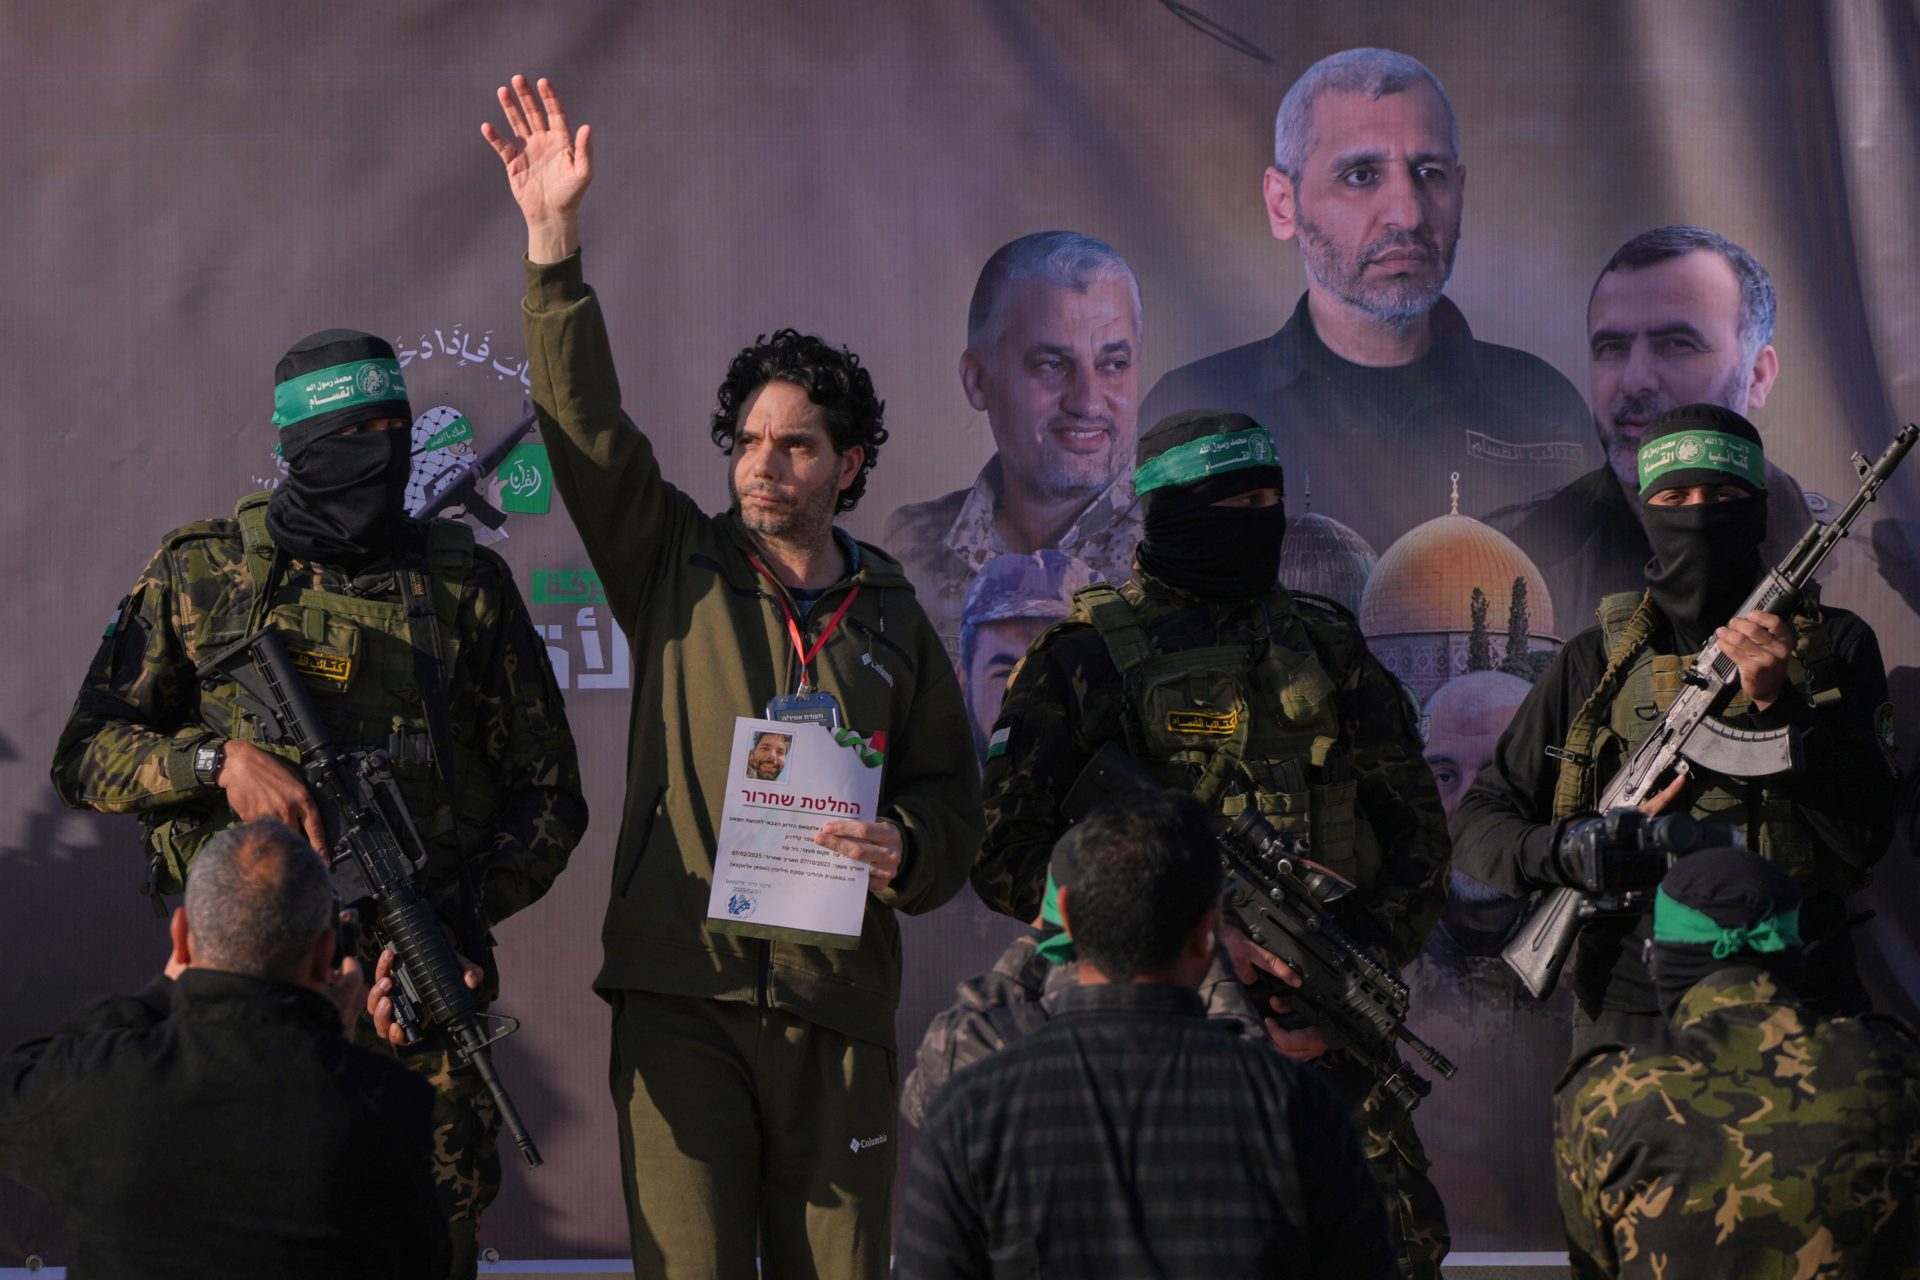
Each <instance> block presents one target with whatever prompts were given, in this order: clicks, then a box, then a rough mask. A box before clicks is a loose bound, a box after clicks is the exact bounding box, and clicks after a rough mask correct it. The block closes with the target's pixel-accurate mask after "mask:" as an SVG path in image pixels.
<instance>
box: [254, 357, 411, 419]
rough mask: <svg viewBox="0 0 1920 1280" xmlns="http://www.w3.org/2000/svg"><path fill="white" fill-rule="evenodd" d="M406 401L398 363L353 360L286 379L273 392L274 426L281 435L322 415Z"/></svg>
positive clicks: (404, 380) (403, 380)
mask: <svg viewBox="0 0 1920 1280" xmlns="http://www.w3.org/2000/svg"><path fill="white" fill-rule="evenodd" d="M406 398H407V381H406V379H405V378H402V377H401V376H400V362H399V361H397V360H353V361H349V362H348V363H346V364H336V365H334V366H332V367H331V368H327V369H315V370H314V371H313V372H312V373H303V374H301V375H300V376H298V377H295V378H288V379H287V380H286V381H285V382H283V383H281V384H280V385H279V386H277V387H275V388H274V389H273V425H274V426H276V427H279V428H280V429H281V430H282V431H284V430H286V429H287V428H288V427H293V426H298V425H299V424H300V423H302V422H305V421H306V420H307V419H309V418H317V417H319V416H320V415H321V414H323V413H338V412H339V411H340V410H342V409H351V408H354V407H355V406H357V405H363V404H387V403H390V402H392V401H395V400H405V399H406Z"/></svg>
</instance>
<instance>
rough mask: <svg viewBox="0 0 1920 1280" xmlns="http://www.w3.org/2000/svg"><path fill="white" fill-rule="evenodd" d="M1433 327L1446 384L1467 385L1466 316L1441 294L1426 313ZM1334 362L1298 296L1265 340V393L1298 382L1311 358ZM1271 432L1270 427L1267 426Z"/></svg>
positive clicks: (1470, 367) (1469, 344)
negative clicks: (1276, 328)
mask: <svg viewBox="0 0 1920 1280" xmlns="http://www.w3.org/2000/svg"><path fill="white" fill-rule="evenodd" d="M1427 315H1428V318H1429V320H1430V321H1431V323H1432V325H1433V350H1434V352H1435V353H1437V354H1438V356H1439V359H1440V364H1441V367H1442V368H1443V369H1444V370H1445V373H1446V378H1447V380H1448V382H1449V383H1452V384H1454V385H1462V386H1464V385H1470V384H1471V383H1473V382H1474V381H1475V369H1474V361H1473V330H1472V329H1471V328H1470V327H1468V325H1467V317H1466V316H1465V315H1463V314H1462V313H1461V311H1460V308H1459V307H1456V306H1455V305H1453V299H1451V298H1449V297H1447V296H1446V295H1444V294H1442V295H1441V297H1440V300H1439V301H1438V302H1435V303H1434V304H1433V310H1432V311H1430V312H1428V313H1427ZM1316 358H1318V359H1323V360H1338V359H1340V358H1341V357H1339V356H1337V355H1335V354H1334V353H1333V351H1332V350H1331V349H1329V348H1328V347H1327V345H1326V344H1325V343H1324V342H1322V341H1320V334H1319V333H1318V332H1317V331H1316V330H1315V329H1314V327H1313V314H1312V312H1311V311H1310V310H1309V309H1308V307H1307V295H1306V294H1304V293H1303V294H1301V295H1300V301H1299V302H1298V303H1297V304H1296V305H1295V306H1294V308H1293V315H1292V316H1291V317H1289V318H1288V320H1287V322H1286V323H1285V324H1284V325H1282V326H1280V329H1279V331H1278V332H1277V333H1275V334H1274V335H1273V337H1271V338H1269V339H1268V340H1267V377H1268V385H1267V387H1266V388H1265V390H1268V391H1279V390H1282V389H1283V388H1286V387H1289V386H1291V385H1292V384H1293V383H1295V382H1297V381H1299V379H1300V376H1301V375H1302V374H1303V373H1305V372H1306V371H1307V365H1308V364H1309V363H1310V362H1311V361H1313V360H1314V359H1316ZM1267 425H1268V429H1269V430H1271V429H1272V424H1267Z"/></svg>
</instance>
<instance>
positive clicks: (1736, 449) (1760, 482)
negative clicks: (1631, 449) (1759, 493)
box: [1640, 431, 1767, 494]
mask: <svg viewBox="0 0 1920 1280" xmlns="http://www.w3.org/2000/svg"><path fill="white" fill-rule="evenodd" d="M1672 471H1719V472H1723V473H1725V474H1726V475H1729V476H1731V477H1733V478H1734V479H1735V480H1742V481H1745V482H1746V483H1747V484H1749V485H1751V486H1752V487H1753V488H1755V489H1760V490H1765V489H1766V487H1767V460H1766V458H1765V456H1764V455H1762V453H1761V452H1760V446H1759V445H1758V444H1756V443H1754V442H1753V441H1751V440H1748V439H1746V438H1745V437H1744V436H1735V435H1728V434H1727V433H1726V432H1724V431H1676V432H1674V433H1673V434H1671V435H1664V436H1661V437H1660V438H1659V439H1658V440H1649V441H1647V442H1646V443H1645V444H1643V445H1641V446H1640V492H1641V493H1643V494H1644V493H1646V492H1647V490H1648V489H1650V488H1651V487H1652V486H1653V483H1654V481H1656V480H1658V479H1659V478H1660V477H1661V476H1663V475H1666V474H1667V473H1668V472H1672Z"/></svg>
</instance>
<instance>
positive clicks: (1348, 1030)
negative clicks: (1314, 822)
mask: <svg viewBox="0 0 1920 1280" xmlns="http://www.w3.org/2000/svg"><path fill="white" fill-rule="evenodd" d="M1160 785H1161V784H1160V782H1159V781H1158V780H1157V779H1156V778H1154V777H1152V776H1151V775H1149V774H1148V773H1147V772H1146V771H1145V770H1144V769H1142V768H1141V767H1140V766H1139V765H1138V764H1137V763H1136V762H1135V761H1134V760H1133V759H1131V758H1130V757H1129V756H1128V755H1127V754H1126V752H1124V751H1122V750H1121V749H1120V748H1119V747H1118V746H1116V745H1114V744H1113V743H1111V742H1110V743H1107V744H1106V745H1105V746H1103V747H1101V748H1100V750H1099V751H1098V752H1096V753H1095V754H1094V757H1093V759H1092V760H1090V761H1088V762H1087V767H1086V768H1085V769H1084V770H1082V771H1081V774H1080V777H1079V778H1078V779H1076V780H1075V782H1074V784H1073V789H1072V790H1071V791H1069V792H1068V793H1067V800H1066V812H1067V814H1068V815H1069V816H1071V817H1073V818H1074V819H1075V820H1076V821H1077V820H1078V819H1080V818H1082V817H1084V816H1085V815H1086V813H1087V811H1088V810H1090V809H1092V808H1093V806H1094V805H1095V804H1097V803H1098V802H1100V801H1101V800H1104V799H1107V798H1108V797H1112V796H1127V795H1136V794H1138V793H1139V792H1140V791H1142V790H1156V789H1158V788H1159V787H1160ZM1212 822H1213V834H1214V839H1215V840H1216V841H1217V842H1218V844H1219V846H1220V852H1221V856H1222V859H1223V860H1224V862H1225V863H1226V867H1227V870H1228V871H1230V872H1232V875H1233V878H1232V879H1231V880H1230V881H1229V883H1228V886H1227V892H1226V897H1225V899H1224V902H1223V905H1224V907H1225V910H1226V915H1227V918H1228V919H1229V920H1230V921H1232V922H1233V923H1234V924H1235V925H1236V926H1238V927H1239V928H1240V929H1241V930H1242V931H1243V932H1245V933H1246V935H1247V936H1248V937H1249V938H1251V939H1252V940H1253V941H1254V943H1255V944H1256V945H1257V946H1260V947H1263V948H1265V949H1266V950H1268V951H1270V952H1272V953H1273V954H1274V955H1276V956H1278V957H1280V959H1282V960H1284V961H1286V962H1287V964H1288V966H1289V967H1291V968H1292V969H1293V971H1294V972H1295V973H1297V974H1299V975H1300V977H1301V980H1302V981H1301V985H1300V986H1298V987H1289V986H1286V985H1285V984H1283V983H1281V982H1280V981H1278V980H1277V979H1275V978H1272V977H1270V976H1268V975H1266V974H1262V975H1260V977H1259V979H1258V980H1257V981H1255V982H1254V983H1253V984H1252V985H1251V986H1250V987H1249V988H1248V990H1249V991H1250V992H1251V993H1252V994H1253V996H1254V997H1255V1000H1256V1004H1257V1006H1258V1007H1259V1008H1260V1009H1261V1010H1262V1011H1263V1012H1264V1010H1265V1008H1266V1002H1267V997H1269V996H1281V997H1284V998H1285V999H1287V1000H1289V1001H1292V1002H1293V1003H1294V1004H1295V1005H1296V1006H1297V1007H1298V1008H1301V1009H1304V1010H1305V1011H1306V1012H1307V1015H1308V1016H1307V1021H1308V1022H1310V1023H1311V1024H1312V1025H1314V1026H1316V1027H1319V1028H1320V1032H1321V1034H1322V1035H1323V1036H1325V1037H1326V1041H1327V1044H1328V1045H1329V1046H1330V1047H1332V1048H1336V1049H1346V1050H1348V1051H1349V1052H1351V1053H1353V1054H1355V1055H1356V1056H1358V1057H1359V1058H1360V1059H1361V1060H1362V1061H1364V1062H1365V1063H1366V1064H1367V1066H1368V1067H1370V1068H1371V1069H1372V1071H1373V1074H1374V1077H1375V1078H1376V1079H1377V1080H1379V1081H1380V1085H1381V1087H1382V1088H1383V1089H1385V1090H1386V1091H1387V1093H1388V1094H1390V1095H1391V1096H1392V1097H1393V1098H1394V1099H1395V1100H1396V1101H1398V1102H1399V1103H1400V1105H1401V1106H1403V1107H1405V1108H1406V1109H1407V1110H1409V1111H1411V1110H1412V1109H1413V1108H1414V1107H1416V1106H1418V1105H1419V1102H1420V1099H1422V1098H1424V1097H1426V1096H1427V1094H1428V1093H1429V1092H1430V1091H1431V1090H1432V1088H1433V1084H1432V1082H1431V1081H1429V1080H1427V1079H1426V1078H1425V1077H1424V1076H1422V1075H1420V1073H1419V1072H1418V1071H1416V1070H1415V1069H1414V1067H1413V1065H1412V1064H1411V1063H1409V1062H1407V1061H1406V1060H1405V1059H1403V1058H1402V1057H1401V1056H1400V1051H1399V1049H1398V1048H1397V1047H1396V1046H1395V1043H1394V1042H1395V1041H1396V1040H1398V1041H1404V1042H1405V1043H1406V1044H1407V1046H1408V1047H1409V1048H1411V1049H1412V1050H1413V1051H1414V1052H1415V1053H1416V1054H1418V1055H1419V1056H1420V1059H1421V1060H1422V1061H1423V1062H1425V1063H1426V1064H1427V1065H1428V1066H1430V1067H1432V1068H1433V1069H1434V1070H1436V1071H1438V1072H1439V1073H1440V1074H1441V1075H1443V1076H1445V1077H1446V1078H1448V1079H1452V1078H1453V1074H1454V1072H1455V1071H1456V1070H1458V1068H1456V1067H1455V1066H1454V1065H1453V1063H1451V1062H1449V1061H1448V1060H1447V1059H1446V1057H1445V1056H1443V1055H1442V1054H1441V1053H1440V1051H1439V1050H1438V1049H1435V1048H1434V1047H1433V1046H1432V1045H1430V1044H1428V1043H1426V1042H1425V1041H1424V1040H1422V1039H1421V1038H1420V1037H1419V1036H1417V1035H1415V1034H1414V1033H1413V1032H1412V1031H1411V1030H1409V1029H1408V1027H1407V984H1406V983H1404V982H1402V981H1401V980H1400V978H1399V975H1397V974H1395V973H1394V972H1393V970H1391V969H1389V968H1387V967H1386V966H1385V965H1384V964H1382V963H1380V961H1379V960H1378V959H1376V958H1375V957H1374V956H1373V954H1372V953H1371V952H1369V951H1368V950H1367V949H1366V948H1365V947H1363V946H1361V945H1360V944H1359V943H1358V942H1356V941H1354V939H1353V938H1352V937H1351V936H1349V935H1348V933H1347V932H1346V930H1344V929H1342V928H1341V927H1340V925H1339V924H1338V923H1337V922H1336V921H1335V920H1334V919H1333V917H1332V916H1331V915H1330V914H1329V913H1328V911H1327V904H1328V903H1329V902H1331V901H1332V900H1333V899H1334V898H1336V897H1338V896H1339V895H1340V894H1341V893H1343V892H1345V891H1346V890H1347V889H1349V888H1351V887H1352V886H1351V885H1349V884H1348V883H1347V882H1346V881H1344V880H1342V879H1340V877H1338V876H1336V875H1334V874H1333V873H1332V872H1331V871H1328V870H1326V869H1325V868H1322V867H1318V866H1316V865H1315V864H1314V863H1313V862H1311V861H1309V860H1308V858H1307V857H1306V853H1307V842H1306V841H1305V840H1298V839H1289V838H1288V837H1286V836H1284V835H1282V834H1281V833H1280V832H1279V831H1277V830H1275V829H1274V826H1273V824H1272V823H1270V822H1268V821H1267V820H1266V819H1265V818H1264V817H1262V816H1261V814H1260V811H1259V810H1258V809H1257V808H1255V807H1254V806H1253V805H1251V804H1249V805H1248V806H1247V807H1246V808H1245V809H1243V810H1241V811H1240V813H1239V814H1237V815H1235V816H1234V817H1231V818H1229V817H1227V816H1226V815H1225V814H1218V813H1216V814H1213V815H1212Z"/></svg>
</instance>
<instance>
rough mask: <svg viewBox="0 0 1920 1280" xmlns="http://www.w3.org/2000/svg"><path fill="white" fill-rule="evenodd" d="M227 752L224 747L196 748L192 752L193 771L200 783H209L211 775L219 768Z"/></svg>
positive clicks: (211, 778)
mask: <svg viewBox="0 0 1920 1280" xmlns="http://www.w3.org/2000/svg"><path fill="white" fill-rule="evenodd" d="M226 754H227V752H226V748H225V747H196V748H194V752H193V771H194V773H195V774H196V775H198V776H199V777H200V779H201V780H202V781H207V782H211V781H212V780H213V774H214V772H215V771H216V770H218V769H219V768H220V764H221V762H222V760H223V759H224V758H225V756H226Z"/></svg>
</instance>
